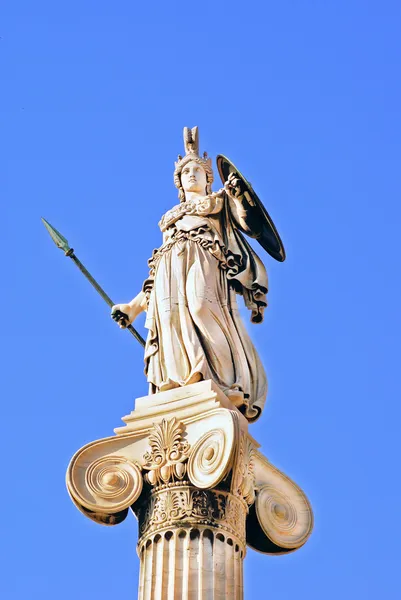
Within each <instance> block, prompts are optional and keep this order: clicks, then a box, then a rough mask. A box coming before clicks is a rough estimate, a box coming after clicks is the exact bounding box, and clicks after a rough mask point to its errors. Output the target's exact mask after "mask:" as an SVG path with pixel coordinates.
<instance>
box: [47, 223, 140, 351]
mask: <svg viewBox="0 0 401 600" xmlns="http://www.w3.org/2000/svg"><path fill="white" fill-rule="evenodd" d="M42 221H43V225H44V226H45V227H46V229H47V231H48V232H49V233H50V237H51V238H52V240H53V242H54V243H55V244H56V246H57V248H60V250H63V251H64V253H65V255H66V256H69V257H70V258H71V259H72V260H73V261H74V263H75V264H76V265H77V267H78V269H79V270H80V271H81V273H83V274H84V275H85V277H86V279H87V280H88V281H89V282H90V283H91V284H92V285H93V287H94V288H95V290H96V291H97V292H98V294H100V296H101V297H102V298H103V300H104V301H105V302H106V303H107V304H108V305H109V306H110V308H111V307H112V306H114V302H113V301H112V299H111V298H109V296H108V295H107V294H106V292H105V291H104V290H103V289H102V288H101V287H100V285H99V284H98V283H97V281H95V279H93V277H92V275H91V274H90V273H89V271H88V270H87V269H85V267H84V265H83V264H82V263H81V261H80V260H79V258H77V256H75V254H74V249H73V248H70V247H69V245H68V242H67V240H66V239H65V237H64V236H62V235H61V233H59V232H58V231H57V229H54V227H52V226H51V225H50V223H48V222H47V221H46V219H44V218H43V217H42ZM126 329H128V331H129V332H130V333H131V334H132V335H133V336H134V338H135V339H137V340H138V342H139V343H140V344H141V345H142V346H145V340H144V339H143V337H142V336H141V335H140V334H139V333H138V332H137V330H136V329H134V327H132V325H128V326H127V327H126Z"/></svg>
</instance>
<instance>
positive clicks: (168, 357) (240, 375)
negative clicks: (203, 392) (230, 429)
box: [143, 194, 267, 420]
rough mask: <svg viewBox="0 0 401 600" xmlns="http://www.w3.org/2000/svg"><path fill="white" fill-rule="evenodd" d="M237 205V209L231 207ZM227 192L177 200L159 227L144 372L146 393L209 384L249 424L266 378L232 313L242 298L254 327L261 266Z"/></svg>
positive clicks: (263, 283) (260, 305)
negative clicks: (205, 381) (160, 237)
mask: <svg viewBox="0 0 401 600" xmlns="http://www.w3.org/2000/svg"><path fill="white" fill-rule="evenodd" d="M237 204H238V203H237ZM244 215H245V212H244V211H242V212H241V207H239V212H238V207H236V206H234V202H233V199H232V198H230V197H228V196H227V195H226V194H224V195H220V196H218V195H217V194H212V195H211V196H206V197H205V198H204V199H203V200H202V201H200V202H198V203H197V204H196V203H187V202H183V203H182V204H181V205H178V206H177V207H174V208H173V209H171V210H170V211H168V212H167V213H166V214H165V215H164V216H163V217H162V220H161V221H160V223H159V225H160V227H161V229H162V231H163V244H162V246H161V247H160V248H159V249H157V250H155V251H154V252H153V255H152V258H151V259H150V260H149V267H150V273H149V278H148V279H147V280H146V281H145V282H144V284H143V291H144V292H145V294H146V296H147V303H148V306H147V317H146V323H145V327H146V328H147V329H148V336H147V341H146V348H145V374H146V375H147V379H148V382H149V384H150V391H151V393H155V392H158V391H164V390H168V389H171V388H174V387H178V386H183V385H188V384H190V383H194V382H196V381H199V380H201V379H212V380H213V381H214V382H215V383H216V384H217V385H218V386H219V387H220V388H221V390H222V391H223V392H224V393H225V394H226V395H227V396H228V397H229V398H230V399H231V400H232V401H233V402H234V404H236V405H237V406H238V407H239V409H240V410H241V411H242V412H243V413H244V414H245V416H246V417H247V418H248V419H249V420H255V419H256V418H257V417H258V416H259V415H260V412H261V410H262V408H263V405H264V403H265V399H266V393H267V380H266V375H265V371H264V369H263V366H262V363H261V361H260V359H259V356H258V354H257V352H256V350H255V348H254V346H253V344H252V341H251V339H250V337H249V335H248V332H247V331H246V329H245V327H244V325H243V323H242V319H241V317H240V315H239V311H238V306H237V301H236V295H237V294H241V295H242V296H243V298H244V301H245V305H246V306H247V308H249V309H250V311H251V321H253V322H255V323H260V322H261V321H262V320H263V310H264V308H265V306H266V293H267V274H266V270H265V268H264V265H263V263H262V262H261V260H260V259H259V257H258V256H257V255H256V253H255V252H254V251H253V250H252V248H251V247H250V245H249V244H248V242H247V241H246V240H245V238H244V236H243V235H242V234H241V232H240V231H239V230H238V228H237V227H236V224H235V222H236V220H237V221H238V218H241V216H242V217H244Z"/></svg>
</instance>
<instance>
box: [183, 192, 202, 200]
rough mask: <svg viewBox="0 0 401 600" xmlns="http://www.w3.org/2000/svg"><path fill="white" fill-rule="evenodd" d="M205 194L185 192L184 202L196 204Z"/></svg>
mask: <svg viewBox="0 0 401 600" xmlns="http://www.w3.org/2000/svg"><path fill="white" fill-rule="evenodd" d="M204 197H205V194H198V192H185V202H195V203H196V202H198V200H203V198H204Z"/></svg>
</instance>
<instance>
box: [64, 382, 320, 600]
mask: <svg viewBox="0 0 401 600" xmlns="http://www.w3.org/2000/svg"><path fill="white" fill-rule="evenodd" d="M123 421H124V422H125V426H124V427H120V428H117V429H115V433H116V434H117V435H116V436H113V437H110V438H105V439H102V440H97V441H95V442H92V443H90V444H88V445H87V446H84V447H83V448H81V449H80V450H79V451H78V452H77V453H76V454H75V456H74V457H73V458H72V460H71V463H70V465H69V467H68V471H67V487H68V491H69V493H70V495H71V498H72V500H73V502H74V503H75V505H76V506H77V507H78V508H79V510H80V511H81V512H83V513H84V514H85V515H86V516H87V517H89V518H90V519H92V520H94V521H96V522H98V523H101V524H104V525H116V524H118V523H120V522H121V521H123V520H124V519H125V518H126V516H127V514H128V512H129V511H132V512H133V513H134V514H135V515H136V516H137V518H138V528H139V541H138V555H139V559H140V580H139V600H242V599H243V576H242V572H243V571H242V567H243V559H244V557H245V551H246V545H249V546H251V547H253V548H255V549H256V550H259V551H260V552H264V553H266V554H283V553H286V552H292V551H294V550H296V549H297V548H299V547H301V546H302V545H303V544H304V543H305V542H306V540H307V539H308V537H309V535H310V533H311V530H312V526H313V516H312V510H311V507H310V505H309V502H308V500H307V498H306V496H305V494H304V493H303V492H302V491H301V490H300V488H299V487H298V486H297V485H296V484H295V483H294V482H293V481H291V480H290V479H289V478H288V477H287V476H286V475H284V473H282V472H281V471H279V470H278V469H276V468H275V467H274V466H273V465H272V464H271V463H270V462H269V461H267V459H266V458H265V457H264V456H263V455H262V454H261V453H260V452H259V450H258V448H259V444H258V443H257V442H256V441H255V440H254V439H253V438H252V436H251V435H250V434H249V432H248V422H247V421H246V419H245V418H244V417H243V415H242V414H241V413H240V412H239V411H238V410H237V409H236V408H235V407H234V406H233V405H232V404H231V402H230V401H229V399H228V398H227V397H226V396H225V395H224V394H223V393H222V392H221V391H220V390H219V389H218V388H217V386H215V385H214V384H213V382H211V381H202V382H200V383H196V384H193V385H190V386H186V387H183V388H179V389H176V390H170V391H167V392H162V393H160V394H155V395H153V396H146V397H144V398H139V399H137V401H136V405H135V410H134V411H132V413H131V414H130V415H128V416H126V417H124V418H123Z"/></svg>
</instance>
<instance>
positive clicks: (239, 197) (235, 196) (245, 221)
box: [224, 173, 258, 237]
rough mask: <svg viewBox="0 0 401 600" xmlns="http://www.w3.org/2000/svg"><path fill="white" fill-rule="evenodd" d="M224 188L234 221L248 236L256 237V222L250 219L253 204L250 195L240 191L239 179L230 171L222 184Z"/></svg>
mask: <svg viewBox="0 0 401 600" xmlns="http://www.w3.org/2000/svg"><path fill="white" fill-rule="evenodd" d="M224 190H225V192H226V194H227V196H228V201H229V203H230V211H231V214H232V216H233V218H234V221H236V223H237V224H238V225H239V226H240V228H241V229H242V231H243V232H244V233H247V234H248V235H249V236H250V237H257V235H258V231H255V228H256V229H257V228H258V227H257V223H256V222H255V220H254V219H252V218H251V219H250V216H251V213H252V212H253V211H254V208H255V205H254V203H253V200H252V198H251V197H250V195H249V194H248V193H247V192H246V191H245V192H244V193H243V192H242V190H241V186H240V180H239V179H237V178H236V177H235V175H234V173H231V175H230V176H229V178H228V180H227V181H226V183H225V184H224ZM250 223H252V225H253V227H252V228H251V227H250Z"/></svg>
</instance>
